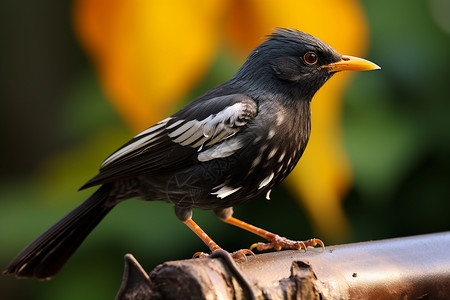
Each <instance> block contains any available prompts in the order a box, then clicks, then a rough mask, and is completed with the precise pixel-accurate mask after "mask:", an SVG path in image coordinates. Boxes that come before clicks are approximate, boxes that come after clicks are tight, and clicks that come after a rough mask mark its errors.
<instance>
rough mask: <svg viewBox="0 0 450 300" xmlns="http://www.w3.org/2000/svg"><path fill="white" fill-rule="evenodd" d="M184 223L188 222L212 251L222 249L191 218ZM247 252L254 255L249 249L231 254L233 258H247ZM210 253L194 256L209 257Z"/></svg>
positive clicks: (195, 255)
mask: <svg viewBox="0 0 450 300" xmlns="http://www.w3.org/2000/svg"><path fill="white" fill-rule="evenodd" d="M183 223H184V224H186V226H187V227H189V228H190V229H191V230H192V231H193V232H194V233H195V234H196V235H197V236H198V237H199V238H200V239H201V240H202V241H203V242H204V243H205V244H206V245H207V246H208V248H209V249H210V250H211V252H214V251H217V250H222V248H221V247H219V245H217V243H216V242H214V241H213V240H212V239H211V238H210V237H209V236H208V235H207V234H206V232H204V231H203V229H201V228H200V226H198V225H197V223H195V222H194V221H193V220H192V219H191V218H189V219H187V220H186V221H183ZM247 254H250V255H254V254H253V252H252V251H250V250H248V249H243V250H239V251H236V252H233V253H232V254H231V256H232V257H233V258H245V256H246V255H247ZM207 256H209V254H207V253H203V252H197V253H195V254H194V257H207Z"/></svg>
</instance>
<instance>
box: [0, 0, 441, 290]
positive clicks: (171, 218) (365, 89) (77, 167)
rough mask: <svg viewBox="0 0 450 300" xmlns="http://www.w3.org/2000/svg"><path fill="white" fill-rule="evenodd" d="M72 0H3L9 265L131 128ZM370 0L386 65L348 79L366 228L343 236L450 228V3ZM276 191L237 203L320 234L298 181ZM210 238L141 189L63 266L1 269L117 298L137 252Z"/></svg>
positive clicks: (358, 206) (204, 219) (238, 235)
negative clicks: (40, 274) (48, 272)
mask: <svg viewBox="0 0 450 300" xmlns="http://www.w3.org/2000/svg"><path fill="white" fill-rule="evenodd" d="M70 4H71V3H70V1H67V0H66V1H60V0H45V1H39V2H33V1H24V0H19V1H0V22H1V23H0V25H1V26H0V30H1V31H0V33H1V40H0V42H1V47H0V66H1V69H0V98H1V102H0V103H1V109H0V114H1V117H0V122H1V123H0V124H1V136H2V141H3V143H2V145H3V146H2V147H1V150H0V151H1V155H0V160H1V169H0V188H1V193H0V228H1V230H0V244H1V247H0V266H5V265H6V264H7V263H8V262H9V260H10V259H12V258H13V256H14V255H15V254H17V252H18V251H19V250H20V249H21V248H22V247H24V246H25V245H26V244H27V243H28V242H30V241H31V240H32V239H33V238H34V237H35V236H37V235H38V234H40V233H41V232H42V231H43V230H45V229H46V228H47V227H49V226H50V225H52V224H53V223H54V222H55V221H56V220H58V219H59V218H60V217H61V216H62V215H63V214H64V213H65V212H68V211H69V210H70V209H72V208H73V207H74V206H75V205H77V203H79V202H80V201H82V200H83V199H84V198H86V197H87V196H88V195H89V193H91V191H83V192H79V193H77V192H76V189H77V188H78V187H79V186H81V185H82V184H83V183H84V182H85V181H86V180H88V179H89V178H90V177H92V176H93V175H95V174H96V172H97V166H98V165H99V163H100V162H101V161H102V160H103V159H104V158H105V157H106V156H107V155H108V154H110V153H111V152H112V151H113V150H114V149H116V148H117V147H118V146H120V145H121V144H122V143H124V142H126V141H127V139H128V138H129V137H130V136H132V133H131V132H130V130H129V129H127V128H126V127H125V125H124V124H123V123H121V121H120V120H119V118H118V117H117V116H116V114H115V113H114V111H113V110H112V109H111V108H110V107H109V104H108V102H107V101H105V99H104V96H103V95H102V93H101V91H100V88H99V85H98V82H97V81H96V77H95V75H94V70H93V69H92V66H91V65H90V64H89V62H88V60H87V59H86V57H85V56H84V54H83V52H82V50H80V49H79V46H78V45H77V42H76V39H75V37H74V34H73V31H72V28H71V20H70ZM363 5H364V7H365V10H366V13H367V16H368V20H369V24H370V29H371V48H370V53H368V55H367V56H366V57H367V58H368V59H370V60H372V61H374V62H376V63H377V64H379V65H380V66H381V67H382V70H381V71H378V72H367V73H363V74H356V75H355V78H354V81H353V83H352V85H351V86H350V88H349V89H348V91H347V93H346V101H345V106H344V118H343V119H344V128H345V134H344V136H345V142H346V146H347V149H348V152H349V154H350V158H351V161H352V164H353V167H354V187H353V189H352V191H351V192H350V194H349V195H348V197H347V198H346V199H345V202H344V206H345V210H346V212H347V213H348V216H349V219H350V221H351V224H352V227H353V230H354V235H353V238H352V240H347V241H340V242H342V243H344V242H352V241H363V240H370V239H380V238H390V237H397V236H406V235H415V234H421V233H428V232H437V231H444V230H449V229H450V218H449V216H448V212H449V211H450V202H449V200H450V184H449V183H450V172H449V170H450V155H449V153H450V99H449V93H450V84H449V78H450V55H449V54H450V24H449V23H448V21H445V18H442V15H444V16H447V17H448V15H450V6H449V5H448V4H447V2H446V1H439V0H430V1H418V0H417V1H407V0H402V1H369V0H366V1H363ZM447 19H448V18H447ZM349 54H351V53H349ZM230 64H231V65H233V64H232V63H230V61H227V56H226V55H224V54H223V53H222V54H220V55H218V58H217V61H216V63H215V65H214V66H213V68H212V70H211V74H210V75H209V76H208V77H207V78H208V79H206V80H205V82H204V83H202V84H201V86H200V87H198V88H197V89H196V91H195V92H193V93H197V91H198V92H200V91H203V90H205V89H207V88H209V87H211V86H212V84H213V82H215V81H216V80H218V81H221V80H224V79H226V78H227V77H229V76H230V74H232V73H233V72H234V70H235V69H236V68H237V67H238V66H237V65H235V68H230ZM337 76H339V75H337ZM300 167H301V164H300ZM271 198H272V200H271V201H266V200H264V199H258V200H255V201H253V202H252V203H250V204H248V205H245V206H242V207H239V208H237V209H236V214H235V215H236V216H237V217H239V218H242V219H244V220H246V221H249V222H250V223H253V224H255V225H261V226H263V227H264V228H267V229H269V230H272V231H274V232H277V233H279V234H282V235H285V236H288V237H292V238H299V239H302V238H305V239H306V238H310V237H312V236H314V232H311V230H310V227H309V226H308V220H307V216H306V215H304V213H303V212H302V209H301V207H298V206H297V204H296V202H295V201H293V200H292V197H291V195H289V194H288V192H287V190H285V189H284V188H283V187H279V188H278V189H276V190H274V191H273V193H272V196H271ZM194 216H195V219H196V221H197V222H198V223H199V224H200V225H201V226H203V227H204V229H205V230H206V231H207V232H209V233H210V235H211V236H212V238H214V239H216V240H217V241H218V242H219V243H220V244H221V245H222V246H223V247H224V248H226V249H230V250H235V249H239V248H245V247H248V246H249V245H250V244H252V243H253V242H256V241H258V238H257V237H255V236H252V235H250V234H248V233H246V232H243V231H241V230H239V229H237V228H232V227H230V226H229V225H226V224H222V223H221V222H220V221H219V220H217V219H216V218H215V217H214V216H213V214H212V213H211V212H207V211H195V212H194ZM326 242H327V241H325V243H326ZM430 246H431V247H432V245H430ZM199 250H203V251H206V249H205V246H204V245H203V244H202V242H201V241H200V240H198V239H197V238H196V237H195V236H194V235H193V234H192V233H191V232H190V231H189V229H188V228H186V227H185V226H184V225H183V224H182V223H181V222H178V221H177V219H176V217H175V215H174V214H173V209H172V207H171V206H170V205H168V204H165V203H142V202H141V201H138V200H130V201H126V202H125V203H122V204H120V205H119V207H118V208H117V209H115V210H113V211H112V212H111V214H110V215H108V217H107V218H106V219H105V220H104V221H103V222H102V223H101V224H100V226H99V227H98V228H97V229H96V230H95V231H94V232H93V233H92V234H91V235H90V236H89V237H88V239H87V240H86V242H85V243H84V244H83V245H82V246H81V248H80V249H79V250H78V251H77V252H76V254H75V255H74V257H73V258H72V259H71V260H69V262H68V263H67V265H66V267H65V268H63V270H62V271H61V273H60V274H59V275H58V276H56V277H55V278H54V279H52V280H51V281H49V282H43V283H41V282H38V281H36V280H21V281H18V280H15V279H14V278H12V277H1V278H0V291H1V294H0V295H1V298H2V299H81V298H82V299H104V298H112V297H113V296H114V295H115V293H116V291H117V290H118V288H119V285H120V281H121V274H122V268H123V262H122V260H121V257H122V256H123V255H124V254H125V253H127V252H132V253H133V254H134V255H135V256H136V257H137V259H138V260H139V261H140V262H141V263H142V265H143V266H144V267H145V268H146V269H147V270H151V269H152V268H153V267H155V266H156V265H157V264H159V263H162V262H164V261H166V260H176V259H183V258H188V257H190V256H191V255H192V254H193V253H194V252H196V251H199Z"/></svg>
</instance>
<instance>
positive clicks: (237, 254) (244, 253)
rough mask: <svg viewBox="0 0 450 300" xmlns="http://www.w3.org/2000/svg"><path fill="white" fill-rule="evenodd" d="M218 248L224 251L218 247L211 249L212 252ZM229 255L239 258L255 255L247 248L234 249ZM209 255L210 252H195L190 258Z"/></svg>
mask: <svg viewBox="0 0 450 300" xmlns="http://www.w3.org/2000/svg"><path fill="white" fill-rule="evenodd" d="M218 250H222V251H225V250H223V249H222V248H218V249H215V250H213V252H215V251H218ZM230 255H231V257H232V258H239V259H247V255H251V256H255V254H254V253H253V251H252V250H249V249H241V250H238V251H235V252H233V253H230ZM209 256H210V254H208V253H205V252H196V253H194V255H193V256H192V258H202V257H209Z"/></svg>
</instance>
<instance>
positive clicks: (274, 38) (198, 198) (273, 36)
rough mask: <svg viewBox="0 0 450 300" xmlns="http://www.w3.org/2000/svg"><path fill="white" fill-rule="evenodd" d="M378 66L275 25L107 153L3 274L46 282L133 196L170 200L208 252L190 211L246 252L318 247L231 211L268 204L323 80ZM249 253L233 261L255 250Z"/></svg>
mask: <svg viewBox="0 0 450 300" xmlns="http://www.w3.org/2000/svg"><path fill="white" fill-rule="evenodd" d="M379 68H380V67H379V66H377V65H376V64H374V63H372V62H370V61H368V60H365V59H362V58H357V57H353V56H348V55H341V54H339V53H338V52H337V51H335V50H334V49H333V48H331V46H329V45H328V44H326V43H324V42H322V41H321V40H319V39H318V38H316V37H313V36H311V35H309V34H307V33H304V32H302V31H299V30H296V29H291V28H276V29H275V30H273V31H272V33H270V34H269V35H267V36H266V38H265V40H264V41H263V42H262V43H261V44H260V45H258V46H257V47H256V48H255V49H253V50H252V51H251V53H250V54H249V55H248V57H247V59H246V61H245V62H244V63H243V65H242V66H241V67H240V68H239V69H238V70H237V72H236V73H235V75H234V76H232V77H231V78H230V79H229V80H228V81H226V82H224V83H221V84H219V85H218V86H216V87H214V88H212V89H210V90H209V91H207V92H205V93H204V94H203V95H201V96H199V97H198V98H196V99H194V100H193V101H191V102H190V103H188V104H187V105H186V106H184V107H183V108H181V109H180V110H179V111H178V112H176V113H174V114H173V115H172V116H170V117H167V118H166V119H164V120H162V121H160V122H158V123H156V124H155V125H153V126H151V127H149V128H148V129H146V130H144V131H142V132H141V133H139V134H137V135H136V136H135V137H133V138H132V139H131V140H130V141H129V142H127V143H126V144H124V145H123V146H122V147H120V148H119V149H118V150H117V151H115V152H114V153H113V154H111V155H110V156H109V157H107V158H106V160H104V161H103V163H102V164H101V165H100V170H99V173H98V174H97V175H96V176H94V177H93V178H92V179H90V180H89V181H87V182H86V183H85V184H84V185H83V186H82V187H81V188H80V190H82V189H87V188H91V187H95V186H99V187H98V189H97V190H96V191H95V192H94V193H93V194H92V195H91V196H90V197H89V198H88V199H87V200H85V201H84V202H82V203H81V204H80V205H79V206H78V207H76V208H75V209H73V210H72V211H70V212H69V213H68V214H67V215H65V216H64V217H63V218H62V219H61V220H59V221H58V222H57V223H55V224H54V225H53V226H51V227H50V228H49V229H48V230H47V231H45V232H44V233H43V234H41V235H40V236H39V237H37V238H36V239H35V240H34V241H32V242H31V243H30V244H29V245H28V246H27V247H26V248H25V249H24V250H22V252H20V253H19V254H18V255H17V256H16V257H15V258H14V259H13V260H12V262H11V263H10V264H9V265H8V266H7V267H6V269H5V270H4V271H3V273H4V274H14V275H15V276H16V277H17V278H28V277H35V278H37V279H40V280H46V279H50V278H52V277H53V276H54V275H55V274H56V273H58V271H59V270H60V269H61V268H62V266H63V265H64V264H65V263H66V261H67V260H68V259H69V258H70V256H71V255H72V254H73V253H74V252H75V250H76V249H77V248H78V247H79V246H80V244H81V243H82V242H83V240H84V239H85V238H86V237H87V236H88V234H89V233H90V232H91V231H92V230H93V229H94V228H95V227H96V226H97V225H98V224H99V222H100V221H101V220H102V219H103V218H104V217H105V216H106V215H107V214H108V213H109V212H110V211H111V209H113V208H114V207H115V206H116V205H117V204H118V203H120V202H122V201H124V200H127V199H129V198H136V197H137V198H141V199H142V200H144V201H164V202H168V203H171V204H173V206H174V210H175V215H176V216H177V217H178V219H179V220H181V222H183V223H184V224H186V225H187V226H188V227H189V228H190V229H191V230H192V231H193V232H194V233H195V234H197V236H198V237H199V238H200V239H202V241H203V242H204V243H205V244H206V245H207V246H208V247H209V249H210V251H211V252H212V253H213V252H215V251H217V250H221V249H222V248H221V247H220V246H218V244H217V243H216V242H214V241H213V240H212V239H211V238H210V237H209V236H208V235H207V234H206V233H205V232H204V231H203V230H202V229H201V228H200V227H199V226H198V225H197V224H196V223H195V222H194V221H193V219H192V209H193V208H200V209H207V210H213V211H214V213H215V215H216V216H217V217H218V218H219V219H221V220H222V221H224V222H226V223H229V224H232V225H235V226H238V227H240V228H242V229H245V230H248V231H250V232H252V233H254V234H257V235H259V236H260V237H262V238H264V239H265V240H267V242H265V243H263V242H260V243H256V244H253V245H252V247H251V248H250V249H253V248H256V249H257V250H268V249H275V250H280V249H295V250H300V249H304V250H306V248H307V247H315V246H317V245H320V246H322V248H323V247H324V244H323V242H322V241H321V240H320V239H317V238H313V239H309V240H306V241H294V240H290V239H287V238H284V237H281V236H279V235H277V234H274V233H271V232H269V231H266V230H264V229H261V228H259V227H256V226H253V225H251V224H248V223H245V222H244V221H241V220H239V219H237V218H234V217H233V207H235V206H238V205H242V204H245V203H246V202H248V201H250V200H252V199H254V198H257V197H259V196H263V197H264V196H265V197H266V198H268V199H269V197H270V192H271V190H272V189H273V188H275V187H276V186H277V185H279V184H280V183H281V182H282V181H283V180H284V179H285V178H286V176H287V175H288V174H289V173H290V172H291V171H292V170H293V169H294V167H295V166H296V165H297V162H298V161H299V159H300V157H301V156H302V154H303V152H304V150H305V148H306V146H307V143H308V140H309V137H310V133H311V101H312V98H313V96H314V94H315V93H316V92H317V91H318V90H319V89H320V88H321V87H322V86H323V84H324V83H325V82H326V81H327V80H328V79H330V78H331V77H332V76H333V75H334V74H336V73H337V72H340V71H347V70H348V71H352V70H353V71H363V70H374V69H379ZM250 249H244V250H241V251H236V252H234V253H233V257H237V258H239V257H242V256H244V257H245V256H246V255H249V254H252V253H253V252H252V251H251V250H250ZM196 256H197V257H203V256H208V254H207V253H203V252H198V253H197V254H196Z"/></svg>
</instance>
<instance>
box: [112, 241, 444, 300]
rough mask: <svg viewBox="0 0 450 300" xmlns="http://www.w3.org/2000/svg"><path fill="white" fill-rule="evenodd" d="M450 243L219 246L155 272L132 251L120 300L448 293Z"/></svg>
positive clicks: (421, 296) (423, 296)
mask: <svg viewBox="0 0 450 300" xmlns="http://www.w3.org/2000/svg"><path fill="white" fill-rule="evenodd" d="M449 249H450V232H444V233H435V234H428V235H420V236H414V237H406V238H396V239H388V240H381V241H371V242H363V243H354V244H347V245H339V246H328V247H326V249H325V251H323V252H322V250H321V249H319V248H315V249H308V251H307V252H306V253H305V252H301V251H280V252H272V253H266V254H259V255H256V256H255V257H248V258H247V260H233V259H232V258H231V257H230V256H229V255H228V254H227V253H226V252H224V251H219V252H215V253H214V254H213V255H212V256H211V257H210V258H199V259H189V260H182V261H171V262H166V263H163V264H161V265H159V266H158V267H156V268H155V269H154V270H153V271H152V272H151V273H150V275H147V274H146V273H145V272H144V270H143V269H142V268H141V267H140V266H139V264H138V263H137V261H136V260H135V259H134V258H133V257H132V255H130V254H127V255H126V257H125V261H126V264H125V272H124V279H123V282H122V286H121V288H120V290H119V292H118V294H117V299H119V300H122V299H447V298H449V297H450V250H449ZM130 274H131V275H130ZM136 274H137V275H136Z"/></svg>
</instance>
